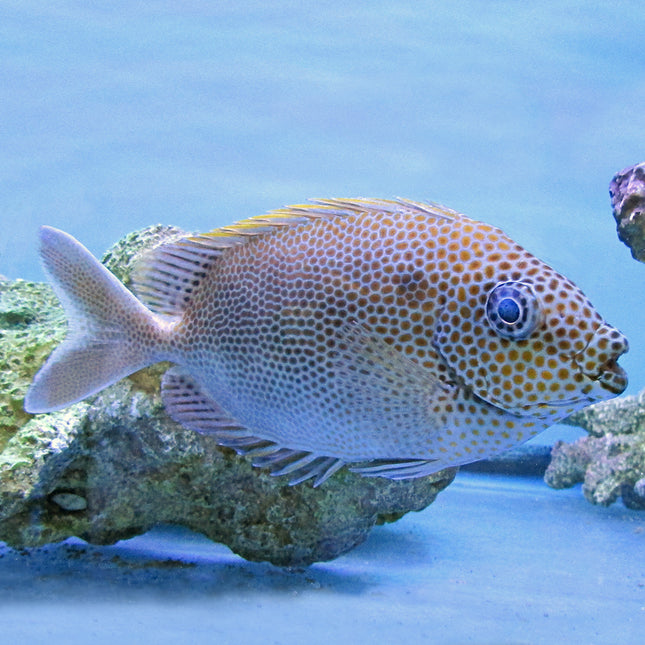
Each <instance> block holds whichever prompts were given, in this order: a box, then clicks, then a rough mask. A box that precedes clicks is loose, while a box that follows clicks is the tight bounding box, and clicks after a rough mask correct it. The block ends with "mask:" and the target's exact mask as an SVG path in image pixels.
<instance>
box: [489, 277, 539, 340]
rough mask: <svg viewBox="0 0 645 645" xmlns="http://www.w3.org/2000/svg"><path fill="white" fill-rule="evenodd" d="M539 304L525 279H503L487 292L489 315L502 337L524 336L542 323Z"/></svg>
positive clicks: (513, 338) (516, 337) (514, 337)
mask: <svg viewBox="0 0 645 645" xmlns="http://www.w3.org/2000/svg"><path fill="white" fill-rule="evenodd" d="M540 316H541V311H540V305H539V302H538V299H537V296H536V295H535V291H533V287H532V286H531V285H530V284H527V283H526V282H500V283H499V284H497V285H495V286H494V287H493V289H492V290H491V292H490V293H489V294H488V299H487V300H486V318H487V319H488V322H489V324H490V326H491V327H492V328H493V329H494V330H495V331H496V332H497V334H498V335H499V336H501V337H502V338H508V339H510V340H523V339H525V338H528V337H529V336H530V335H531V334H532V333H533V332H534V331H535V329H536V328H537V326H538V324H539V323H540Z"/></svg>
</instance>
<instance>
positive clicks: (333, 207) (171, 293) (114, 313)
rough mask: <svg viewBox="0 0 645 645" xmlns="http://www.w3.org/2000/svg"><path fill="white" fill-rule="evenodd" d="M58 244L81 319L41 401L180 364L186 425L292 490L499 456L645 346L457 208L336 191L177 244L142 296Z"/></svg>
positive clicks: (63, 275) (57, 265)
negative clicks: (347, 196) (334, 478)
mask: <svg viewBox="0 0 645 645" xmlns="http://www.w3.org/2000/svg"><path fill="white" fill-rule="evenodd" d="M41 254H42V258H43V262H44V266H45V269H46V271H47V273H48V274H49V276H50V279H51V281H52V283H53V285H54V288H55V290H56V293H57V295H58V296H59V298H60V299H61V301H62V303H63V305H64V307H65V309H66V312H67V315H68V318H69V332H68V337H67V339H66V340H65V342H64V343H63V344H62V345H60V346H59V347H58V348H57V349H56V350H55V351H54V352H53V354H52V356H51V357H50V358H49V360H48V361H47V363H46V365H45V366H44V367H43V368H42V369H41V371H40V372H39V373H38V374H37V375H36V377H35V379H34V382H33V384H32V386H31V388H30V390H29V392H28V394H27V397H26V399H25V409H26V410H27V411H28V412H31V413H38V412H48V411H52V410H56V409H60V408H62V407H65V406H67V405H70V404H71V403H74V402H76V401H80V400H82V399H84V398H85V397H87V396H89V395H90V394H94V393H96V392H98V391H100V390H102V389H103V388H105V387H107V386H108V385H110V384H112V383H114V382H116V381H118V380H119V379H121V378H123V377H124V376H127V375H128V374H131V373H132V372H134V371H136V370H138V369H140V368H142V367H145V366H147V365H150V364H153V363H156V362H159V361H171V362H172V363H174V364H175V366H174V367H172V368H171V369H170V370H168V372H166V374H165V376H164V379H163V381H162V396H163V400H164V403H165V406H166V409H167V411H168V412H169V414H170V415H171V416H172V418H173V419H175V420H176V421H179V422H180V423H181V424H182V425H184V426H185V427H187V428H190V429H193V430H197V431H199V432H201V433H204V434H209V435H212V436H213V437H214V439H215V440H216V441H217V442H219V443H220V444H223V445H226V446H230V447H233V448H235V449H236V450H237V451H238V452H241V453H244V454H249V455H251V456H252V458H253V462H254V464H255V465H258V466H264V467H268V468H270V469H271V470H272V472H273V473H274V474H276V475H282V474H284V475H289V477H290V479H291V482H292V483H298V482H301V481H304V480H306V479H309V478H313V479H314V484H315V485H318V484H320V483H322V482H323V481H325V480H326V479H327V478H328V477H330V476H331V475H332V474H333V473H334V472H336V471H337V470H338V469H339V468H341V467H342V466H344V465H346V464H349V465H350V468H351V469H352V470H354V471H356V472H359V473H361V474H364V475H368V476H383V477H388V478H392V479H405V478H410V477H419V476H422V475H427V474H430V473H434V472H436V471H439V470H440V469H443V468H446V467H449V466H455V465H459V464H464V463H468V462H471V461H475V460H477V459H482V458H485V457H489V456H491V455H494V454H497V453H499V452H501V451H503V450H505V449H507V448H509V447H511V446H514V445H516V444H518V443H522V442H524V441H526V440H527V439H529V438H530V437H531V436H533V435H535V434H537V433H538V432H540V431H542V430H543V429H545V428H546V427H548V426H550V425H551V424H553V423H555V422H557V421H559V420H560V419H563V418H564V417H566V416H568V415H570V414H571V413H572V412H574V411H576V410H578V409H580V408H582V407H584V406H586V405H588V404H590V403H593V402H595V401H599V400H603V399H607V398H609V397H611V396H614V395H616V394H620V393H621V392H622V391H623V390H624V389H625V387H626V384H627V378H626V375H625V373H624V372H623V370H622V369H621V368H620V367H619V366H618V365H617V363H616V360H617V359H618V357H619V356H620V355H621V354H623V353H624V352H626V351H627V340H626V339H625V338H624V336H623V335H622V334H621V333H620V332H619V331H617V330H616V329H614V328H613V327H611V326H610V325H609V324H607V323H606V322H605V321H604V320H603V319H602V318H601V317H600V315H599V314H598V313H597V312H596V311H595V309H594V308H593V306H592V305H591V304H590V302H589V301H588V300H587V298H586V297H585V296H584V294H583V293H582V292H581V291H580V290H579V289H578V288H577V287H576V286H575V285H574V284H573V283H571V282H570V281H569V280H567V279H566V278H565V277H563V276H561V275H560V274H558V273H556V272H555V271H554V270H553V269H551V268H550V267H549V266H547V265H546V264H544V263H543V262H541V261H540V260H539V259H537V258H535V257H534V256H532V255H531V254H529V253H528V252H527V251H526V250H525V249H523V248H522V247H521V246H519V245H517V244H516V243H515V242H513V241H512V240H510V239H509V238H507V237H506V236H505V235H504V234H503V233H502V232H501V231H500V230H498V229H496V228H494V227H492V226H488V225H486V224H482V223H479V222H476V221H473V220H471V219H469V218H467V217H465V216H463V215H460V214H458V213H456V212H454V211H451V210H448V209H445V208H443V207H440V206H434V205H427V204H419V203H415V202H410V201H386V200H363V199H354V200H322V201H318V202H316V203H314V204H308V205H298V206H292V207H288V208H284V209H281V210H278V211H274V212H272V213H269V214H268V215H266V216H263V217H258V218H252V219H249V220H244V221H242V222H239V223H237V224H234V225H232V226H231V227H227V228H223V229H218V230H215V231H213V232H211V233H206V234H204V235H195V236H187V237H184V238H182V239H179V240H172V241H169V242H168V243H166V244H162V245H160V246H159V247H157V248H156V249H154V250H153V251H151V252H150V253H149V254H148V255H147V256H146V257H145V258H144V259H143V261H142V262H141V263H140V265H139V267H138V268H137V270H136V275H135V278H134V281H133V287H134V290H135V292H136V293H137V294H138V296H139V299H138V298H136V297H135V296H134V295H133V294H132V293H131V292H130V291H129V290H128V289H126V288H125V287H124V286H123V285H122V284H121V283H120V282H119V280H118V279H117V278H115V277H114V275H113V274H111V273H110V272H109V271H108V270H107V269H106V268H105V267H104V266H103V265H101V264H100V263H99V262H98V261H97V260H96V259H94V258H93V257H92V256H91V254H89V252H88V251H87V250H86V249H85V248H84V247H83V246H82V245H81V244H79V243H78V242H77V241H76V240H75V239H74V238H72V237H70V236H69V235H67V234H65V233H63V232H61V231H57V230H55V229H52V228H49V227H43V228H42V230H41Z"/></svg>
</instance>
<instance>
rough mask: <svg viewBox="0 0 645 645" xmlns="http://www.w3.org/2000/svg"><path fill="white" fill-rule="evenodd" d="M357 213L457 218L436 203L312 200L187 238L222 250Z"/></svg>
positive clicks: (387, 200)
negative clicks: (256, 237)
mask: <svg viewBox="0 0 645 645" xmlns="http://www.w3.org/2000/svg"><path fill="white" fill-rule="evenodd" d="M361 213H373V214H378V213H383V214H386V213H410V214H414V213H417V214H418V213H423V214H426V215H430V216H432V217H438V218H441V219H454V218H455V217H460V215H459V213H457V212H456V211H453V210H450V209H449V208H446V207H444V206H439V205H438V204H424V203H421V202H414V201H411V200H407V199H365V198H355V199H312V200H311V203H309V204H293V205H291V206H284V207H283V208H278V209H276V210H273V211H270V212H268V213H267V214H265V215H259V216H256V217H249V218H248V219H243V220H240V221H239V222H235V224H231V225H230V226H224V227H222V228H217V229H214V230H213V231H210V232H208V233H203V234H201V235H198V236H195V237H192V238H189V239H190V240H191V241H193V242H195V243H198V244H203V245H204V246H209V247H215V248H218V249H225V248H228V247H231V246H235V245H237V244H240V243H243V242H245V241H247V240H248V239H249V238H252V237H255V236H258V235H267V234H270V233H273V232H275V231H276V230H278V229H281V228H284V227H288V226H297V225H300V224H306V223H307V222H310V221H313V220H319V219H332V218H334V217H350V216H352V215H359V214H361Z"/></svg>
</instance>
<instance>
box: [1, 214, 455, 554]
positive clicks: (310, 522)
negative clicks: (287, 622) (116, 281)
mask: <svg viewBox="0 0 645 645" xmlns="http://www.w3.org/2000/svg"><path fill="white" fill-rule="evenodd" d="M178 233H179V231H178V229H174V228H170V227H150V228H149V229H145V230H143V231H139V232H136V233H133V234H131V236H128V238H127V239H126V240H124V241H122V242H121V243H118V244H117V245H115V247H113V248H112V249H110V251H108V253H107V254H106V256H105V262H106V264H107V265H108V266H109V268H110V269H111V270H114V271H116V272H117V273H119V277H120V278H122V279H125V280H126V282H127V277H128V276H127V271H126V272H124V267H126V269H127V270H129V269H130V268H131V267H132V266H133V264H134V263H135V262H134V260H132V256H133V255H136V253H138V252H140V251H144V250H146V249H149V248H151V247H153V246H156V245H157V244H159V243H160V242H161V241H162V240H166V239H168V237H169V236H175V235H177V234H178ZM0 288H1V289H2V291H0V293H1V294H2V298H3V299H2V300H0V303H2V306H3V308H4V309H3V310H4V311H7V312H8V313H7V314H6V315H5V316H4V317H0V321H1V322H2V324H3V334H2V336H1V337H0V357H2V360H4V361H5V365H6V367H5V369H6V372H5V374H4V376H3V378H5V379H6V383H7V384H9V385H10V386H11V391H12V394H11V395H10V396H9V395H7V396H6V403H5V399H2V400H1V402H0V405H1V406H2V408H1V409H2V414H6V421H5V422H4V424H5V425H3V432H4V435H3V436H4V441H3V443H2V444H1V445H0V450H1V452H0V540H3V541H5V542H7V544H9V545H10V546H14V547H29V546H38V545H42V544H45V543H48V542H55V541H60V540H63V539H65V538H67V537H70V536H77V537H81V538H83V539H85V540H87V541H88V542H91V543H95V544H110V543H113V542H115V541H117V540H120V539H124V538H128V537H132V536H134V535H137V534H140V533H143V532H145V531H147V530H148V529H150V528H152V527H153V526H155V525H157V524H179V525H183V526H186V527H188V528H191V529H193V530H196V531H199V532H201V533H204V534H205V535H207V536H208V537H209V538H211V539H213V540H214V541H217V542H222V543H224V544H226V545H228V546H229V547H230V548H231V549H232V550H233V551H234V552H235V553H238V554H239V555H241V556H243V557H245V558H247V559H249V560H258V561H261V560H266V561H269V562H272V563H274V564H277V565H281V566H291V567H301V566H306V565H308V564H311V563H312V562H316V561H322V560H329V559H332V558H335V557H337V556H339V555H341V554H342V553H345V552H346V551H348V550H350V549H351V548H353V547H354V546H356V545H358V544H360V543H361V542H362V541H363V540H365V538H366V537H367V535H368V533H369V531H370V530H371V528H372V527H373V526H374V525H375V524H378V523H382V522H385V521H392V520H396V519H398V518H399V517H401V516H402V515H404V514H405V513H407V512H409V511H411V510H421V509H423V508H425V507H426V506H427V505H428V504H430V503H431V502H432V501H434V499H435V497H436V495H437V494H438V493H439V491H441V490H442V489H443V488H445V487H446V486H447V485H448V484H449V483H450V482H451V481H452V479H453V478H454V475H455V473H456V469H454V468H452V469H446V470H444V471H441V472H439V473H436V474H435V475H432V476H431V477H426V478H421V479H415V480H409V481H403V482H396V481H389V480H383V479H380V478H375V479H373V478H369V479H368V478H363V477H361V476H359V475H356V474H353V473H350V472H347V471H341V472H338V473H336V474H335V475H334V477H332V478H331V479H330V480H329V481H327V482H326V483H325V485H324V486H322V487H320V488H317V489H315V488H313V487H312V486H311V485H310V484H301V485H299V486H295V487H294V486H289V485H288V482H287V481H285V479H284V478H280V477H272V476H270V475H269V474H267V473H266V472H265V471H262V470H259V469H257V468H253V467H252V465H251V463H250V462H249V461H248V460H246V459H244V458H243V457H239V456H237V455H236V454H235V453H234V452H233V451H232V450H230V449H226V448H221V447H219V446H218V445H217V444H216V443H215V442H214V441H213V440H212V439H210V438H208V437H205V436H202V435H199V434H197V433H195V432H192V431H190V430H186V429H184V428H182V427H181V426H180V425H178V424H177V423H175V422H174V421H172V420H171V419H170V418H169V417H168V416H167V414H166V413H165V411H164V409H163V406H162V404H161V401H160V397H159V393H158V389H159V388H158V385H159V375H160V374H161V372H162V371H163V369H161V368H160V367H159V366H153V367H152V368H148V369H146V370H142V371H141V372H138V373H136V374H134V375H132V376H131V377H129V378H127V379H124V380H122V381H120V382H119V383H117V384H116V385H114V386H112V387H110V388H108V389H107V390H105V391H103V392H101V393H100V394H98V395H96V396H94V397H91V398H89V399H88V400H87V401H84V402H82V403H78V404H76V405H73V406H71V407H69V408H68V409H66V410H62V411H59V412H54V413H51V414H41V415H37V416H34V417H32V416H31V415H27V414H26V413H24V412H23V411H22V396H24V392H25V391H26V387H27V384H28V383H29V380H30V379H31V377H32V376H33V373H34V372H35V371H36V369H37V368H38V367H39V364H40V363H41V362H42V361H43V360H44V359H45V358H46V356H47V354H48V353H49V351H51V349H52V347H53V346H55V345H56V344H57V343H58V342H60V340H61V339H62V337H63V335H64V331H65V320H64V316H63V314H62V310H61V309H60V307H59V305H58V303H57V300H56V299H55V297H54V296H53V293H52V292H51V290H50V289H49V287H47V286H46V285H42V284H37V285H33V284H31V283H24V282H20V281H18V282H5V283H2V284H0ZM7 294H9V295H7ZM30 294H31V295H30ZM17 312H18V313H17ZM19 312H22V313H20V314H19ZM2 391H3V393H4V392H5V390H4V389H3V390H2ZM9 391H10V390H9V389H7V392H9ZM11 397H13V398H11ZM5 411H6V412H5Z"/></svg>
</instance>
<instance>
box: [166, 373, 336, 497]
mask: <svg viewBox="0 0 645 645" xmlns="http://www.w3.org/2000/svg"><path fill="white" fill-rule="evenodd" d="M161 395H162V398H163V402H164V406H165V408H166V411H167V412H168V414H169V415H170V417H171V418H172V419H173V420H174V421H176V422H177V423H180V424H181V425H182V426H184V427H185V428H188V429H189V430H195V431H196V432H199V433H201V434H206V435H211V436H212V437H213V438H214V439H215V440H216V441H217V442H218V443H219V444H220V445H222V446H227V447H229V448H233V449H234V450H235V451H236V452H237V453H238V454H241V455H246V456H248V457H250V458H251V459H252V463H253V465H254V466H257V467H258V468H268V469H269V470H270V471H271V474H272V475H275V476H276V477H277V476H282V475H289V477H290V479H289V484H290V485H292V486H293V485H295V484H299V483H301V482H303V481H306V480H307V479H313V480H314V483H313V485H314V487H316V486H320V484H322V483H323V482H324V481H326V480H327V479H329V477H331V476H332V475H333V474H334V473H335V472H336V471H337V470H339V469H340V468H342V467H343V466H344V465H345V462H344V461H343V460H342V459H338V458H335V457H329V456H326V455H320V454H317V453H312V452H307V451H304V450H292V449H291V448H287V447H285V446H281V445H279V444H277V443H275V442H273V441H270V440H267V439H262V438H260V437H257V436H256V435H254V433H253V432H252V431H251V430H249V429H248V428H246V427H245V426H244V425H242V424H240V423H239V422H238V421H237V420H236V419H234V418H233V417H231V416H230V415H229V414H228V412H226V411H225V410H224V409H223V408H221V407H220V406H219V404H218V403H217V402H215V401H213V399H212V398H210V396H208V394H206V393H205V392H204V391H203V389H202V387H201V386H200V384H199V383H198V382H197V381H196V380H195V379H194V378H193V377H192V376H191V375H190V374H188V373H187V372H185V371H184V370H182V369H181V368H179V367H173V368H171V369H169V370H168V371H167V372H166V373H165V374H164V376H163V379H162V381H161Z"/></svg>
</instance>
